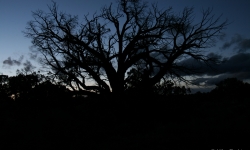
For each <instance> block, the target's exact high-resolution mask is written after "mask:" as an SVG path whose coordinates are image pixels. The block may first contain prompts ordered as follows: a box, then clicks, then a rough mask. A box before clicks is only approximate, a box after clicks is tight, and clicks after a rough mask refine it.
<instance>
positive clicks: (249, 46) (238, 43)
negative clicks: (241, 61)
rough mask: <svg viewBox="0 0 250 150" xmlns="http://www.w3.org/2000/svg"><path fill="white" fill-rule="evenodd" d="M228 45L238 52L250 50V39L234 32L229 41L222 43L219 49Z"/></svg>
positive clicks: (226, 47)
mask: <svg viewBox="0 0 250 150" xmlns="http://www.w3.org/2000/svg"><path fill="white" fill-rule="evenodd" d="M230 47H233V49H234V50H236V51H237V52H239V53H241V52H247V51H250V39H249V38H245V37H243V36H242V35H240V34H235V35H234V36H233V37H232V38H231V40H230V41H227V42H225V43H224V44H223V46H222V47H221V49H223V50H225V49H229V48H230Z"/></svg>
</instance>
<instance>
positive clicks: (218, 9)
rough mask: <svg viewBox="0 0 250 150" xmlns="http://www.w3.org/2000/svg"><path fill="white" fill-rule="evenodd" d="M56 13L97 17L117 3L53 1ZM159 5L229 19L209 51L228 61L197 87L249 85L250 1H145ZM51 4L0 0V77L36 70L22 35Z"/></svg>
mask: <svg viewBox="0 0 250 150" xmlns="http://www.w3.org/2000/svg"><path fill="white" fill-rule="evenodd" d="M54 1H55V2H57V4H58V5H59V10H61V11H63V12H66V13H69V14H72V15H78V16H79V18H81V17H83V15H85V14H87V13H89V14H92V13H93V12H97V13H99V10H100V8H101V7H102V6H104V5H109V4H110V3H111V2H113V3H116V0H54ZM147 1H148V2H149V3H151V2H158V6H159V7H161V8H169V7H173V11H174V12H176V13H179V12H181V10H183V8H184V7H194V9H195V17H196V19H199V17H200V16H201V15H200V12H201V10H202V9H206V8H213V14H214V15H215V16H219V15H221V14H222V18H221V20H222V21H223V20H225V19H228V20H229V22H230V25H229V26H228V27H227V29H226V30H225V37H223V38H222V39H220V40H218V41H217V43H216V46H215V47H213V48H211V49H209V50H208V51H209V52H213V55H216V56H217V57H222V58H225V60H228V61H227V62H225V63H224V64H222V65H221V66H215V68H216V70H217V71H216V72H215V71H214V70H210V69H209V68H206V67H204V68H203V69H204V71H205V73H203V74H199V75H201V76H200V77H199V78H198V80H197V81H196V83H203V84H206V85H213V84H214V83H216V82H218V81H219V80H221V79H224V78H227V77H237V78H239V79H241V80H244V81H250V54H249V52H250V19H249V18H250V1H249V0H237V1H236V0H158V1H157V0H155V1H151V0H147ZM51 4H52V2H51V0H0V74H7V75H10V76H11V75H15V74H16V69H21V68H25V67H26V69H36V70H39V69H40V68H39V65H38V64H37V62H36V61H35V55H31V54H30V46H31V39H28V38H25V37H24V34H23V33H22V31H24V30H25V27H26V23H27V22H28V21H30V20H32V15H31V14H32V13H31V11H36V10H38V9H41V10H44V11H46V12H48V8H47V5H51ZM185 63H186V64H196V65H201V66H203V64H197V63H195V62H194V60H192V59H189V60H185Z"/></svg>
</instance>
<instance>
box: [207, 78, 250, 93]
mask: <svg viewBox="0 0 250 150" xmlns="http://www.w3.org/2000/svg"><path fill="white" fill-rule="evenodd" d="M249 91H250V84H249V83H244V82H243V81H241V80H238V79H237V78H227V79H225V80H222V81H220V82H219V83H217V84H216V88H215V89H213V90H212V91H211V93H212V94H217V95H226V96H246V95H249Z"/></svg>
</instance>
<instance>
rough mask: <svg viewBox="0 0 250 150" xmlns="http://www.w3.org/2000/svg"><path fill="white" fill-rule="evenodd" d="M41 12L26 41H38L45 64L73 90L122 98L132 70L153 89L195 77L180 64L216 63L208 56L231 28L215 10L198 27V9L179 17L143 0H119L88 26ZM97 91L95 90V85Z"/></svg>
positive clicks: (88, 21) (86, 21) (86, 18)
mask: <svg viewBox="0 0 250 150" xmlns="http://www.w3.org/2000/svg"><path fill="white" fill-rule="evenodd" d="M49 11H50V12H44V11H42V10H37V11H35V12H33V20H32V21H30V22H28V25H27V27H26V30H25V31H24V33H25V35H26V36H27V37H29V38H31V39H32V44H33V46H34V47H35V48H36V51H37V52H39V53H40V54H42V55H43V58H42V60H41V63H43V64H44V65H46V66H49V67H50V69H52V74H53V75H54V76H55V77H56V78H57V79H58V80H61V81H62V82H64V83H65V84H67V86H70V87H71V88H72V89H73V90H76V91H79V90H90V91H97V92H99V93H106V92H114V93H122V92H124V90H125V89H126V87H128V84H129V83H131V81H129V75H128V74H127V73H128V72H129V71H131V69H133V68H134V69H136V70H137V71H139V72H140V73H141V74H143V76H142V78H141V80H140V81H139V82H138V83H136V86H137V87H140V88H143V89H144V90H146V89H151V88H152V87H153V86H155V85H156V84H159V83H161V82H162V79H163V78H169V77H177V78H178V79H181V80H185V79H184V78H183V77H182V76H181V75H180V72H186V71H187V70H188V71H190V68H186V67H185V66H183V65H181V64H180V63H179V62H180V61H181V60H183V59H185V58H187V57H192V58H194V59H196V60H198V61H202V62H206V63H207V62H209V61H214V59H213V58H211V57H209V56H206V55H205V54H204V52H203V50H204V49H205V48H209V47H211V46H213V45H214V42H215V40H216V38H217V37H218V36H221V35H222V31H223V29H224V28H225V27H226V25H227V22H226V21H222V22H220V16H218V17H217V18H216V17H214V15H212V11H211V9H207V10H203V12H202V17H201V18H200V20H199V21H198V22H196V21H194V14H193V13H194V11H193V9H192V8H184V9H183V11H182V12H181V13H178V14H175V13H173V10H172V8H167V9H159V8H158V6H157V5H156V4H149V3H146V2H143V1H141V0H136V1H131V0H119V1H118V2H117V3H116V6H114V4H113V3H111V4H110V5H108V6H104V7H103V8H102V9H101V10H100V13H99V14H97V13H95V14H93V16H92V17H90V16H89V15H85V16H84V18H83V21H81V20H80V19H79V18H78V16H72V15H70V14H66V13H64V12H60V11H59V10H58V6H57V4H56V3H55V2H53V5H52V6H49ZM93 82H94V84H95V85H89V83H93Z"/></svg>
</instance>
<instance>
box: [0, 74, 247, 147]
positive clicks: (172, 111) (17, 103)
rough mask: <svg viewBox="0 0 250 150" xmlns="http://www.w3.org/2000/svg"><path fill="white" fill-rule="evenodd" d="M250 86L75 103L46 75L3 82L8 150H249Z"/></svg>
mask: <svg viewBox="0 0 250 150" xmlns="http://www.w3.org/2000/svg"><path fill="white" fill-rule="evenodd" d="M249 91H250V85H249V84H248V83H244V82H242V81H240V80H238V79H236V78H228V79H225V80H223V81H221V82H219V83H218V84H216V88H215V89H213V90H212V91H211V92H208V93H201V92H197V93H196V94H179V95H178V94H172V95H167V96H163V95H156V94H151V95H149V94H147V95H146V96H144V95H142V94H136V93H133V92H132V94H131V93H128V94H124V95H113V94H106V95H97V94H93V95H89V96H88V97H81V96H76V93H74V92H72V93H71V92H70V91H69V90H67V88H66V87H65V86H63V85H55V84H53V83H52V82H51V81H49V80H46V78H45V76H41V75H39V74H34V73H33V74H29V75H24V74H19V75H17V76H13V77H8V76H4V75H1V76H0V95H1V103H0V104H1V105H0V112H1V114H0V117H1V122H2V123H1V128H0V133H1V136H2V137H3V138H4V140H1V144H0V145H1V146H2V147H3V148H7V149H48V148H53V149H60V148H66V149H112V148H115V149H141V148H144V149H167V148H170V149H184V148H190V147H192V148H193V149H195V148H197V149H198V148H208V149H212V148H242V147H241V146H243V145H246V144H247V143H248V139H247V138H246V137H248V136H249V134H250V130H249V126H250V120H249V117H250V109H249V106H250V103H249V97H250V94H249Z"/></svg>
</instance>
